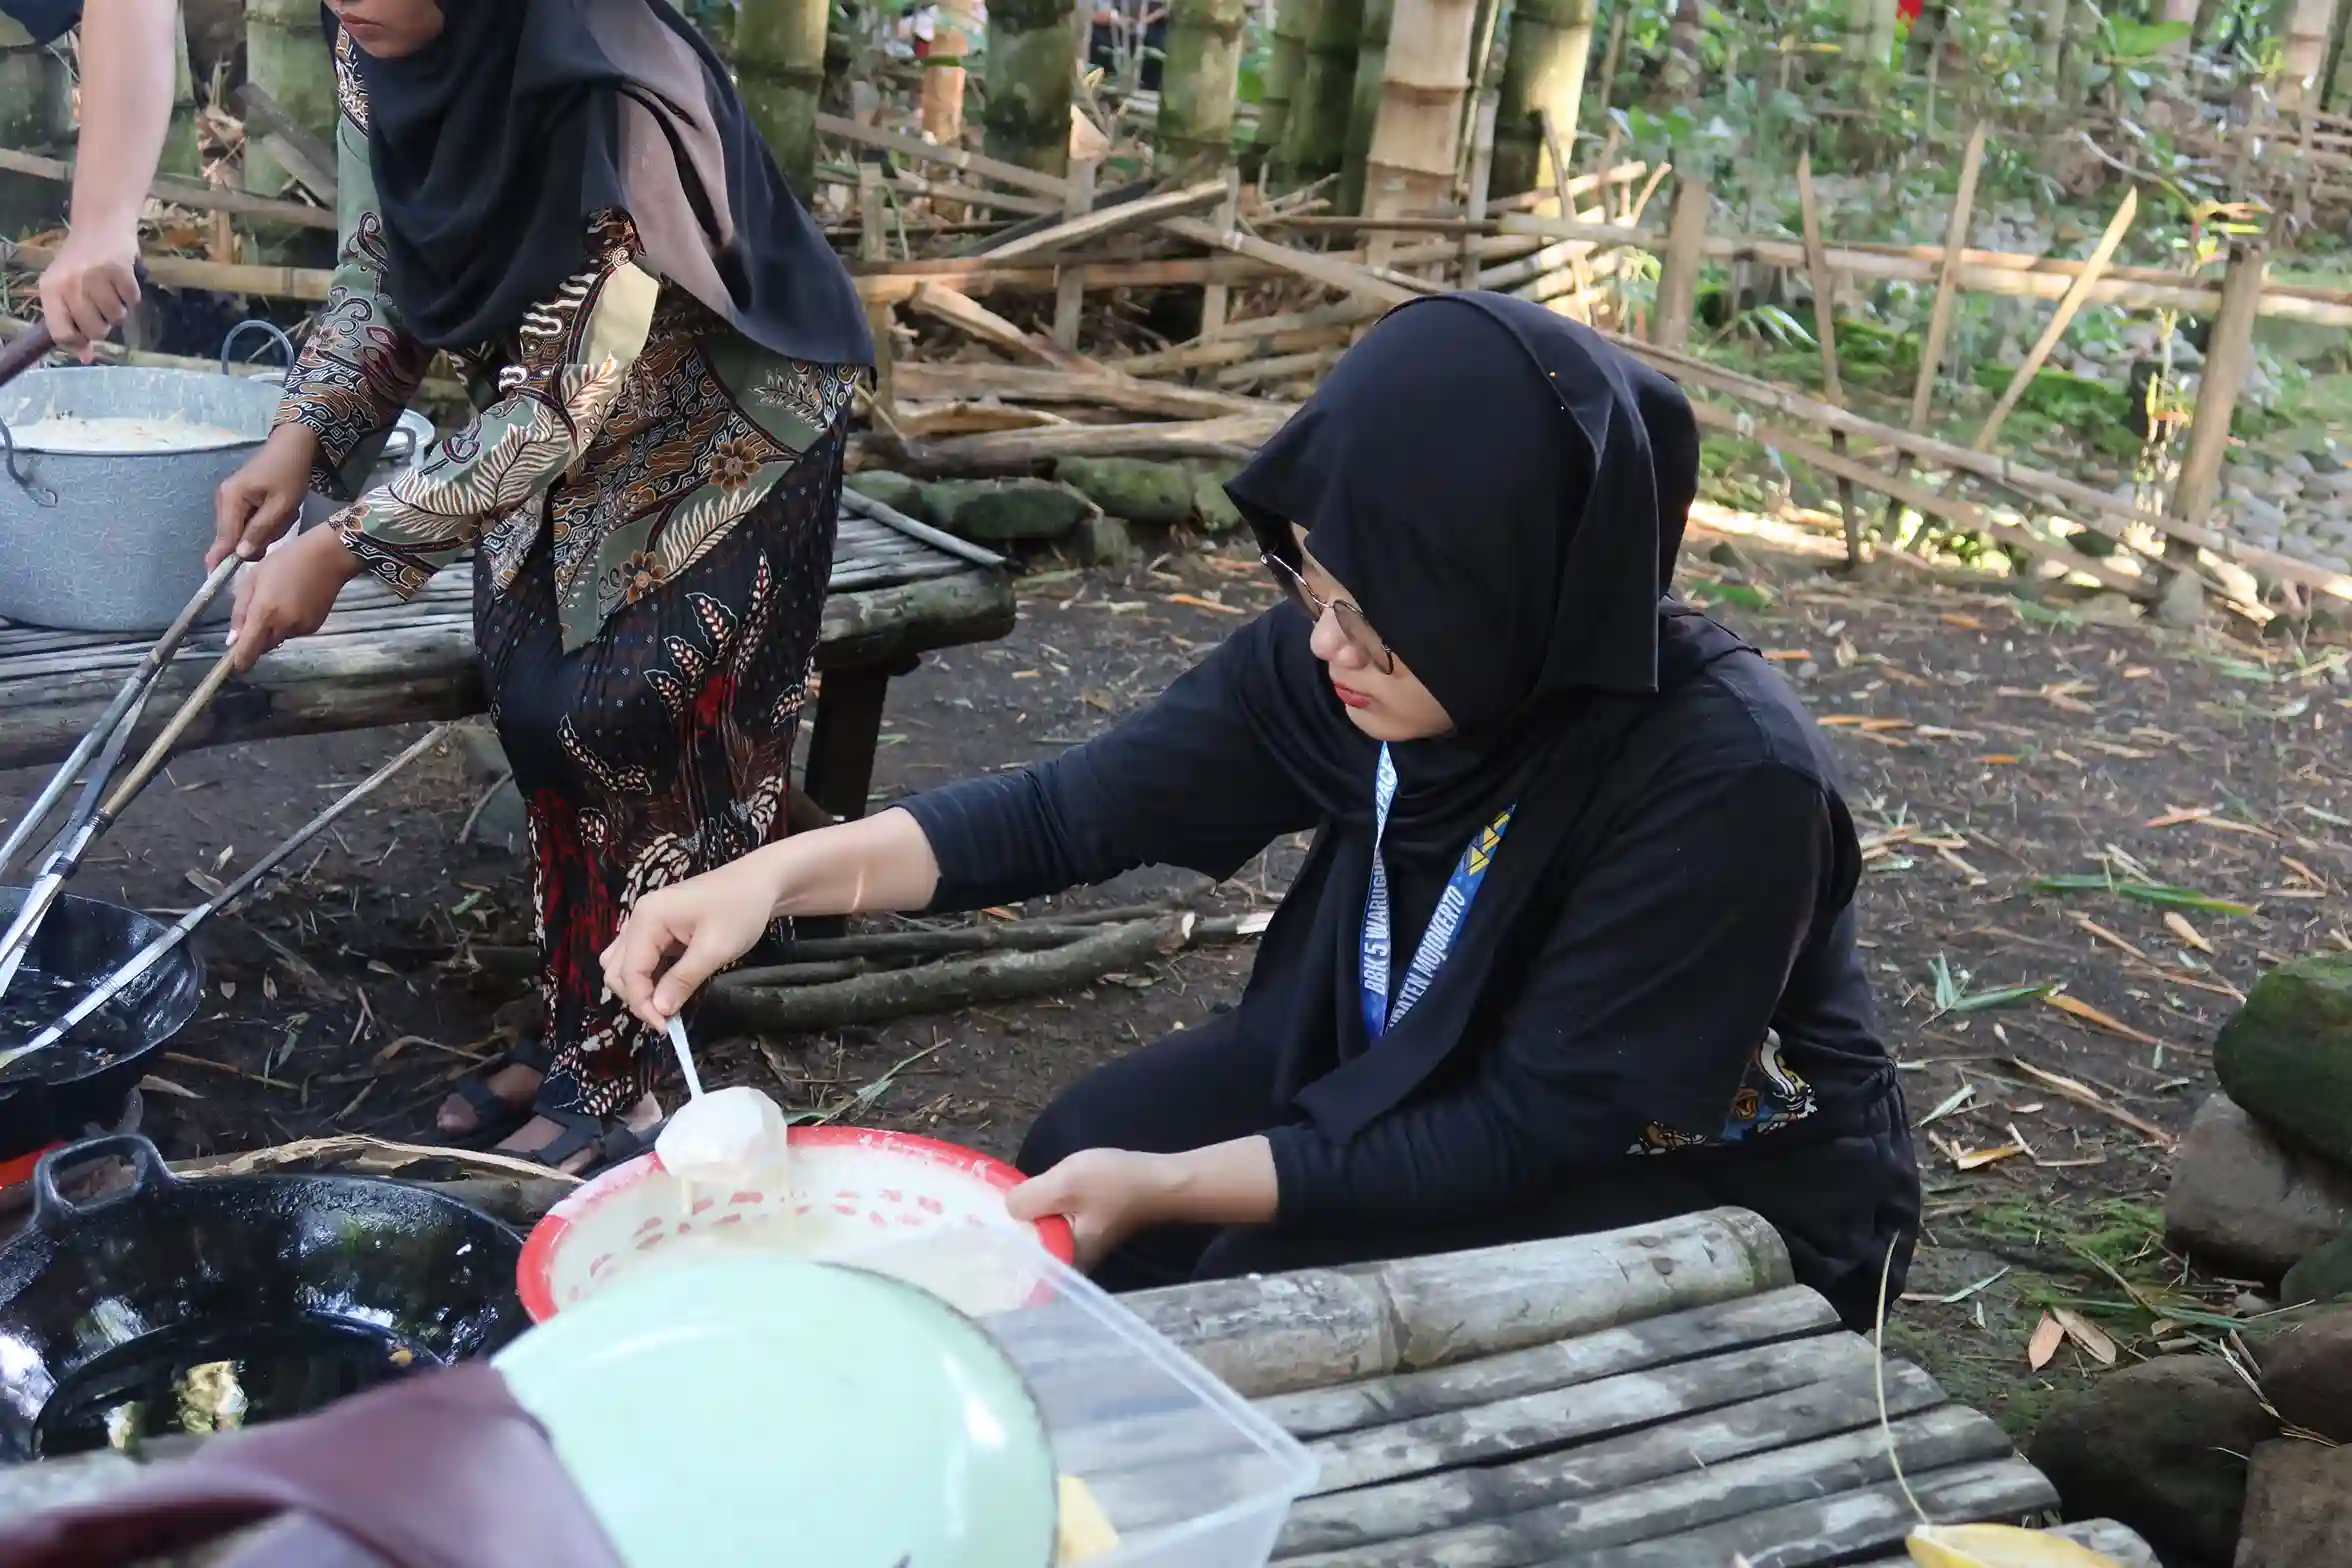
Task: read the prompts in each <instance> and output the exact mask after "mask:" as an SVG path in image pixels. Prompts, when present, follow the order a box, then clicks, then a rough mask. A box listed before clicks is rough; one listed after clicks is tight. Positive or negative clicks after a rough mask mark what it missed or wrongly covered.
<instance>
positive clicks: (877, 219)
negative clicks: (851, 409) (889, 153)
mask: <svg viewBox="0 0 2352 1568" xmlns="http://www.w3.org/2000/svg"><path fill="white" fill-rule="evenodd" d="M889 224H890V203H889V198H888V197H886V196H885V195H884V194H883V191H882V171H881V169H880V168H878V167H877V166H875V165H874V164H871V163H861V164H859V165H858V254H859V255H860V256H861V257H863V258H864V259H866V260H867V261H882V260H884V259H886V258H887V257H888V256H889V254H890V228H889ZM891 321H892V316H891V310H890V306H889V305H888V304H887V303H886V302H884V301H880V300H868V301H867V302H866V329H867V331H869V332H870V333H872V334H873V338H874V408H875V410H876V412H877V413H878V414H879V416H880V418H881V420H882V422H883V423H884V424H891V423H894V420H893V417H892V416H893V415H894V414H895V413H896V411H897V407H898V401H897V391H896V388H895V386H894V384H893V379H894V378H893V376H892V372H891V364H890V360H891V355H892V353H893V350H894V348H895V345H894V344H893V343H892V341H891V335H890V327H891Z"/></svg>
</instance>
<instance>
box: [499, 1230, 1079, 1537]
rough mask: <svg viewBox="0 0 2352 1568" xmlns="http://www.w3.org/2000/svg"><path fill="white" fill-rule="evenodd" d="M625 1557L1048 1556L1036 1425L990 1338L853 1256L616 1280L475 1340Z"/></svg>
mask: <svg viewBox="0 0 2352 1568" xmlns="http://www.w3.org/2000/svg"><path fill="white" fill-rule="evenodd" d="M493 1364H494V1365H496V1366H497V1367H498V1369H499V1371H500V1372H501V1373H503V1374H504V1375H505V1377H506V1381H507V1384H508V1386H509V1387H511V1388H512V1389H513V1390H514V1395H515V1398H516V1400H517V1401H519V1402H520V1403H521V1404H522V1406H523V1407H524V1408H525V1409H527V1410H529V1411H530V1412H531V1414H533V1415H534V1416H536V1417H538V1419H539V1420H540V1422H541V1423H542V1424H544V1425H545V1426H546V1428H547V1430H548V1433H549V1435H550V1436H551V1437H552V1438H553V1439H554V1442H555V1449H556V1452H557V1454H558V1455H560V1456H561V1457H562V1459H563V1462H564V1465H565V1467H566V1468H567V1469H568V1470H570V1472H571V1474H572V1478H573V1480H574V1481H575V1482H576V1483H577V1484H578V1485H579V1488H580V1490H581V1492H582V1493H583V1494H584V1495H585V1496H586V1497H587V1499H588V1502H589V1504H590V1506H591V1507H593V1508H594V1510H595V1512H596V1516H597V1518H598V1519H599V1520H601V1521H602V1522H603V1524H604V1528H605V1533H606V1534H608V1535H609V1536H611V1537H612V1540H613V1544H614V1545H615V1546H616V1547H618V1548H619V1550H620V1553H621V1556H622V1557H623V1558H624V1559H625V1560H627V1562H628V1563H629V1564H630V1565H631V1568H731V1565H735V1564H746V1565H750V1564H770V1563H774V1564H785V1563H793V1564H808V1565H811V1568H816V1565H822V1568H900V1565H901V1564H912V1565H915V1568H923V1565H926V1564H939V1565H942V1568H945V1565H948V1564H953V1565H956V1568H1050V1565H1051V1564H1052V1562H1053V1557H1054V1545H1055V1543H1054V1523H1055V1492H1054V1464H1053V1451H1052V1447H1051V1444H1050V1443H1049V1441H1048V1440H1047V1436H1046V1430H1045V1422H1044V1418H1043V1416H1042V1415H1040V1413H1039V1411H1038V1409H1037V1403H1036V1401H1035V1399H1034V1398H1033V1397H1032V1396H1031V1394H1030V1392H1029V1389H1028V1386H1027V1385H1026V1384H1025V1383H1024V1382H1023V1380H1022V1377H1021V1374H1020V1372H1019V1371H1018V1370H1017V1369H1016V1368H1015V1367H1014V1366H1013V1364H1012V1362H1011V1361H1009V1360H1008V1359H1006V1357H1005V1354H1004V1352H1003V1351H1002V1350H1000V1349H999V1348H998V1347H997V1345H996V1343H995V1341H993V1340H992V1339H990V1338H989V1337H988V1335H987V1333H986V1332H985V1331H983V1330H982V1329H981V1328H980V1327H979V1326H978V1325H977V1324H975V1323H973V1322H972V1321H971V1320H970V1319H968V1318H965V1317H963V1316H961V1315H960V1314H958V1313H957V1312H955V1311H954V1310H953V1309H952V1308H950V1307H948V1306H947V1305H946V1304H945V1303H944V1302H942V1301H940V1300H939V1299H938V1298H937V1297H935V1296H932V1295H930V1294H928V1293H927V1292H924V1291H922V1290H919V1289H917V1288H915V1287H914V1286H911V1285H906V1284H902V1283H900V1282H899V1281H897V1280H893V1279H889V1278H886V1277H884V1276H882V1275H879V1274H873V1273H868V1272H864V1271H862V1270H858V1269H854V1268H845V1267H840V1266H835V1265H829V1264H822V1263H810V1262H805V1261H802V1260H799V1259H794V1258H781V1257H778V1258H767V1257H743V1258H718V1259H709V1260H704V1261H700V1262H696V1263H694V1264H691V1265H687V1266H682V1267H679V1268H676V1269H672V1270H666V1271H662V1272H658V1273H647V1274H644V1275H641V1276H639V1277H637V1278H634V1279H629V1280H624V1281H620V1282H617V1283H616V1284H615V1285H613V1286H612V1287H611V1288H610V1289H607V1290H600V1291H598V1292H597V1293H596V1294H595V1295H594V1296H593V1297H591V1298H589V1299H588V1300H585V1301H582V1302H580V1303H579V1304H578V1305H576V1306H573V1307H569V1308H566V1309H565V1310H564V1311H563V1312H562V1313H561V1314H559V1315H558V1316H556V1317H554V1318H551V1319H549V1320H548V1321H547V1322H545V1323H542V1324H540V1325H539V1326H538V1327H536V1328H533V1329H532V1330H530V1331H529V1332H528V1333H526V1334H524V1335H523V1336H522V1337H521V1338H520V1339H518V1340H516V1341H515V1342H514V1343H513V1344H511V1345H509V1346H508V1347H507V1348H506V1349H505V1350H504V1351H502V1352H500V1353H499V1355H498V1356H497V1357H495V1358H494V1362H493Z"/></svg>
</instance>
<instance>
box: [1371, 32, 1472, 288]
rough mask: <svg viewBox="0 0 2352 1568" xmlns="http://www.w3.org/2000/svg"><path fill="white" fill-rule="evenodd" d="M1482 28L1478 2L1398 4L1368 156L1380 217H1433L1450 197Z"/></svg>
mask: <svg viewBox="0 0 2352 1568" xmlns="http://www.w3.org/2000/svg"><path fill="white" fill-rule="evenodd" d="M1477 22H1478V9H1477V6H1476V4H1475V3H1474V0H1395V6H1394V10H1393V11H1392V13H1391V15H1390V18H1389V29H1388V49H1387V53H1386V55H1385V56H1384V58H1383V63H1382V70H1381V83H1380V105H1379V109H1378V111H1377V112H1376V114H1375V115H1374V118H1373V122H1372V140H1371V144H1370V146H1369V149H1368V150H1367V151H1366V153H1365V174H1364V179H1365V187H1366V205H1367V206H1369V207H1370V208H1371V209H1372V210H1373V211H1374V212H1376V213H1389V212H1427V211H1430V210H1431V209H1433V208H1436V207H1438V206H1441V205H1442V204H1444V203H1445V201H1446V200H1447V199H1448V197H1449V196H1450V195H1451V194H1452V191H1453V184H1454V170H1455V168H1456V166H1457V165H1458V164H1459V163H1460V162H1461V147H1462V104H1463V95H1464V94H1466V93H1467V92H1468V91H1469V90H1470V75H1469V60H1470V43H1471V39H1472V37H1473V36H1474V35H1475V33H1476V29H1477ZM1375 243H1377V241H1375Z"/></svg>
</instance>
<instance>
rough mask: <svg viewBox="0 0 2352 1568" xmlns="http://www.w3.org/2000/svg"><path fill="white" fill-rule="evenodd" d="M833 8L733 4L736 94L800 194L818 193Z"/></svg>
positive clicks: (765, 0) (785, 0)
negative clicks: (820, 117)
mask: <svg viewBox="0 0 2352 1568" xmlns="http://www.w3.org/2000/svg"><path fill="white" fill-rule="evenodd" d="M828 10H829V7H828V6H827V4H826V0H738V3H737V5H736V7H735V33H734V45H735V48H734V55H733V64H734V68H735V84H736V91H737V92H738V93H739V94H740V95H741V97H742V99H743V108H744V113H745V114H746V115H747V116H748V117H749V119H750V120H751V123H752V125H753V126H754V127H755V128H756V129H757V130H758V131H759V134H760V140H762V141H764V142H766V143H767V145H768V151H769V153H770V154H771V155H773V156H774V158H775V160H776V167H777V168H778V169H780V170H781V171H782V172H783V175H784V180H785V183H786V184H788V185H790V186H791V187H792V188H793V190H794V191H796V192H798V193H800V194H801V195H802V196H803V197H806V196H808V195H810V194H812V193H813V192H814V191H815V189H816V185H815V181H816V169H817V128H816V116H817V96H818V94H819V93H820V92H821V91H823V89H824V86H825V21H826V16H827V12H828ZM942 10H943V11H944V10H945V7H942Z"/></svg>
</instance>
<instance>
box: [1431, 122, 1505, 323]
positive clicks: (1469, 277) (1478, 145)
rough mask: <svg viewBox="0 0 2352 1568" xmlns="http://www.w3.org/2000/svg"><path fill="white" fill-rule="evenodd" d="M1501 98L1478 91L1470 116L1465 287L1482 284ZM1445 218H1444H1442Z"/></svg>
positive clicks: (1463, 262) (1463, 258)
mask: <svg viewBox="0 0 2352 1568" xmlns="http://www.w3.org/2000/svg"><path fill="white" fill-rule="evenodd" d="M1496 112H1497V100H1496V97H1495V95H1494V94H1493V93H1481V94H1479V95H1478V108H1477V111H1476V112H1475V113H1474V114H1473V115H1472V116H1471V119H1470V184H1469V191H1468V200H1467V203H1466V204H1465V206H1464V208H1463V218H1464V219H1465V220H1466V221H1464V222H1463V224H1462V256H1461V270H1460V277H1461V280H1462V287H1464V288H1466V289H1474V288H1476V287H1478V260H1479V258H1478V246H1477V243H1476V241H1477V239H1478V237H1479V236H1480V235H1482V234H1485V233H1487V232H1489V231H1488V229H1487V223H1486V196H1487V187H1488V186H1489V185H1490V184H1491V183H1492V182H1493V179H1494V138H1495V114H1496ZM1440 221H1443V220H1440Z"/></svg>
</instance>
